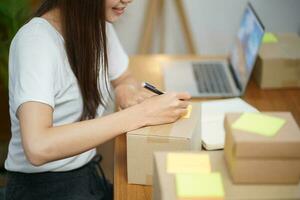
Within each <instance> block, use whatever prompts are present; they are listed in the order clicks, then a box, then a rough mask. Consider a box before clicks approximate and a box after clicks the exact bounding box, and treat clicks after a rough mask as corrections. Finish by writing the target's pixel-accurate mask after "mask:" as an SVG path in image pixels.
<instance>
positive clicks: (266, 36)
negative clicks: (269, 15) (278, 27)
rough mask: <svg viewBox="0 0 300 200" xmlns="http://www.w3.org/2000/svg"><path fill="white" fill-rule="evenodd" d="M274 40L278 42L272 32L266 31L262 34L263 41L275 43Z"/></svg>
mask: <svg viewBox="0 0 300 200" xmlns="http://www.w3.org/2000/svg"><path fill="white" fill-rule="evenodd" d="M276 42H278V39H277V37H276V36H275V35H274V34H273V33H270V32H267V33H265V34H264V37H263V43H276Z"/></svg>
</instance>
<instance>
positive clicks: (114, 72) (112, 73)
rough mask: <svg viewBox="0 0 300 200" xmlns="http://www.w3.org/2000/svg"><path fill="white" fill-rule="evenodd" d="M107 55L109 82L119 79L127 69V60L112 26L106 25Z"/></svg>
mask: <svg viewBox="0 0 300 200" xmlns="http://www.w3.org/2000/svg"><path fill="white" fill-rule="evenodd" d="M106 28H107V51H108V52H107V53H108V74H109V80H110V81H112V80H115V79H117V78H119V77H120V76H121V75H122V74H123V73H124V72H125V71H126V70H127V68H128V63H129V58H128V56H127V54H126V53H125V51H124V49H123V47H122V45H121V43H120V40H119V38H118V36H117V34H116V32H115V30H114V28H113V26H112V24H110V23H107V25H106Z"/></svg>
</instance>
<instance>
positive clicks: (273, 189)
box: [152, 151, 300, 200]
mask: <svg viewBox="0 0 300 200" xmlns="http://www.w3.org/2000/svg"><path fill="white" fill-rule="evenodd" d="M202 153H206V152H204V151H201V152H200V154H202ZM208 155H209V158H210V161H211V168H212V172H216V171H217V172H220V173H221V175H222V180H223V186H224V191H225V199H226V200H241V199H252V200H270V199H272V200H282V199H300V183H299V184H298V185H274V184H270V185H262V184H258V185H254V184H251V185H250V184H234V183H233V182H232V180H231V178H230V176H229V173H228V171H227V168H226V163H225V159H224V152H223V151H210V152H208ZM166 160H167V152H156V153H155V156H154V174H153V193H152V194H153V198H152V199H153V200H177V199H176V184H175V175H173V174H169V173H167V170H166V168H167V161H166Z"/></svg>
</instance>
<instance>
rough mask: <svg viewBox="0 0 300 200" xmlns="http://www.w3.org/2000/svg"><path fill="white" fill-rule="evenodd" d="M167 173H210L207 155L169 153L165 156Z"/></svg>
mask: <svg viewBox="0 0 300 200" xmlns="http://www.w3.org/2000/svg"><path fill="white" fill-rule="evenodd" d="M167 172H168V173H210V172H211V166H210V159H209V156H208V155H207V154H197V153H169V154H168V155H167Z"/></svg>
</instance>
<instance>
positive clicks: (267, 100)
mask: <svg viewBox="0 0 300 200" xmlns="http://www.w3.org/2000/svg"><path fill="white" fill-rule="evenodd" d="M213 58H216V57H201V58H200V57H199V56H164V55H153V56H133V57H131V59H130V69H131V71H132V73H133V75H134V76H135V77H136V78H137V79H139V80H141V81H148V82H150V83H152V84H154V85H156V86H157V87H158V88H163V76H162V73H161V70H160V63H161V62H164V61H173V60H186V59H193V60H204V59H213ZM219 58H220V57H219ZM243 99H244V100H245V101H247V102H248V103H250V104H251V105H253V106H255V107H256V108H258V109H259V110H260V111H289V112H292V114H293V116H294V117H295V119H296V121H297V123H298V126H299V125H300V89H277V90H261V89H260V88H259V87H258V86H257V85H256V83H255V82H254V81H253V79H251V81H250V83H249V85H248V88H247V91H246V94H245V95H244V97H243ZM202 100H203V99H197V100H194V101H202ZM114 159H115V166H114V183H115V184H114V198H115V199H116V200H150V199H151V198H152V187H151V186H142V185H130V184H128V183H127V164H126V136H125V134H124V135H122V136H119V137H118V138H116V139H115V155H114Z"/></svg>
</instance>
